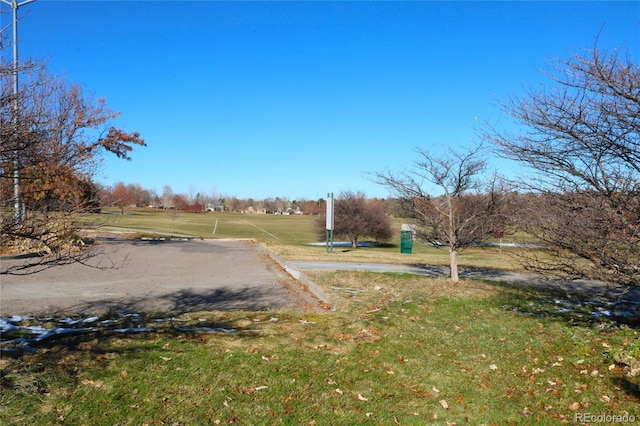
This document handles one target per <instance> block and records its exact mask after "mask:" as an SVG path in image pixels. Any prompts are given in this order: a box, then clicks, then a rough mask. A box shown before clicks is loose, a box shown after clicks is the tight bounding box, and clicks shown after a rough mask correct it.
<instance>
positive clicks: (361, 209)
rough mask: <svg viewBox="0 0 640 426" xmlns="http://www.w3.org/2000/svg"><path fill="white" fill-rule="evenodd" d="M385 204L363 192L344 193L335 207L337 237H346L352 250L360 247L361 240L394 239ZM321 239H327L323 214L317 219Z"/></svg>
mask: <svg viewBox="0 0 640 426" xmlns="http://www.w3.org/2000/svg"><path fill="white" fill-rule="evenodd" d="M383 207H384V205H383V204H381V203H378V202H375V201H374V200H368V199H367V198H366V196H365V194H364V193H362V192H343V193H341V194H340V196H339V197H338V198H337V199H336V200H335V204H334V222H335V228H334V230H333V232H334V235H335V236H337V237H346V238H348V239H349V241H350V242H351V247H353V248H357V247H358V240H359V239H361V238H364V237H371V238H374V239H375V240H376V241H388V240H389V239H391V237H392V236H393V229H392V227H391V219H390V218H389V216H388V215H387V212H386V210H385V209H384V208H383ZM315 226H316V231H317V233H318V236H320V237H321V238H325V232H326V221H325V216H324V215H321V216H318V218H317V219H316V220H315Z"/></svg>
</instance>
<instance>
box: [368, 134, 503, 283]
mask: <svg viewBox="0 0 640 426" xmlns="http://www.w3.org/2000/svg"><path fill="white" fill-rule="evenodd" d="M416 152H417V154H418V157H419V159H418V160H417V161H415V163H414V168H413V169H412V170H410V171H405V172H403V173H392V172H389V171H387V172H379V173H375V174H374V177H375V179H376V181H377V182H378V183H379V184H380V185H382V186H385V187H387V188H389V189H391V190H392V191H393V192H395V193H396V194H397V195H398V196H399V197H400V198H401V199H403V200H404V201H403V203H404V204H405V205H409V206H411V210H412V212H413V214H414V217H415V218H416V219H417V221H418V222H419V225H420V228H419V231H418V236H419V237H420V238H421V239H423V240H425V241H427V242H429V243H431V244H433V245H435V246H443V245H446V246H448V248H449V264H450V269H451V280H452V281H454V282H458V280H459V277H458V252H459V251H460V250H461V249H462V248H463V247H465V246H468V245H470V244H473V243H478V242H481V241H484V240H486V239H487V238H489V237H490V236H492V235H493V234H494V233H495V230H496V229H497V227H498V224H499V223H501V221H500V220H497V219H498V218H499V216H500V215H499V209H498V208H497V207H498V197H495V196H494V197H492V196H490V194H482V193H481V192H480V190H481V182H480V177H481V174H482V173H483V172H484V171H485V169H486V160H485V159H484V158H483V157H482V147H481V146H475V147H472V148H470V149H468V150H465V151H455V150H453V149H449V150H448V151H447V152H446V153H444V154H442V155H440V156H438V155H435V154H432V153H431V152H430V151H429V150H426V149H417V150H416ZM425 183H429V184H431V185H434V188H426V187H425ZM429 190H435V191H438V192H439V194H438V195H432V194H430V193H429Z"/></svg>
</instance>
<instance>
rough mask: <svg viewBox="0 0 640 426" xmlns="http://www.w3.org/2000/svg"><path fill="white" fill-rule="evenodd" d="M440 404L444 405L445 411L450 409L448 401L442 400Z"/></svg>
mask: <svg viewBox="0 0 640 426" xmlns="http://www.w3.org/2000/svg"><path fill="white" fill-rule="evenodd" d="M438 402H439V403H440V405H442V408H444V409H445V410H448V409H449V403H448V402H447V401H445V400H444V399H441V400H440V401H438Z"/></svg>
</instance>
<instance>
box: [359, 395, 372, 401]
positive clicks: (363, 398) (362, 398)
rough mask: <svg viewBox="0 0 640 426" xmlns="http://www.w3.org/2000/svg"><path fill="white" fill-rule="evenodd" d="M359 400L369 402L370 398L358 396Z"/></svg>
mask: <svg viewBox="0 0 640 426" xmlns="http://www.w3.org/2000/svg"><path fill="white" fill-rule="evenodd" d="M358 399H359V400H360V401H368V400H369V399H368V398H365V397H364V396H362V395H360V394H358Z"/></svg>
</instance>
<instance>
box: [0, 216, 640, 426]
mask: <svg viewBox="0 0 640 426" xmlns="http://www.w3.org/2000/svg"><path fill="white" fill-rule="evenodd" d="M128 213H130V214H127V215H122V216H120V215H100V216H99V219H100V220H102V219H104V218H107V219H108V225H110V226H112V227H119V228H129V229H131V231H130V232H131V234H132V235H137V236H141V235H160V234H162V235H164V234H165V233H169V234H181V235H191V236H195V237H200V238H211V237H213V238H231V237H241V238H255V239H257V240H258V241H260V242H261V243H262V244H263V245H264V246H265V247H267V248H268V249H269V250H272V251H274V252H275V253H276V254H279V255H280V256H282V257H284V258H286V259H299V260H305V259H313V260H323V259H324V260H340V261H372V262H395V263H418V264H419V263H426V264H446V262H447V253H446V251H442V250H437V249H434V248H430V247H425V246H416V250H415V252H414V254H412V255H403V254H400V253H399V247H398V246H397V245H396V246H393V245H389V246H385V247H378V248H372V249H369V248H367V249H357V250H347V249H344V250H343V249H338V250H336V251H334V253H331V254H327V253H326V252H325V249H324V247H311V246H308V245H307V243H308V242H310V241H314V240H315V238H314V234H313V227H312V223H311V220H312V218H309V217H305V216H265V215H241V214H227V213H224V214H220V213H210V214H180V213H178V214H175V215H173V214H172V213H167V212H157V211H147V210H134V211H131V212H128ZM87 218H88V219H89V217H87ZM90 219H91V221H92V222H93V221H95V217H93V218H90ZM216 220H218V225H217V227H216V234H215V235H212V232H213V228H214V226H215V221H216ZM399 223H400V222H398V224H399ZM398 224H397V225H398ZM398 228H399V225H398ZM509 259H510V257H509V256H508V253H505V252H504V251H500V250H496V249H473V250H468V251H466V252H464V253H463V254H462V255H461V259H460V260H461V264H462V265H465V264H466V265H473V266H490V267H504V264H505V263H506V262H509V261H510V260H509ZM308 275H309V278H310V279H312V280H313V281H314V282H315V283H317V284H318V285H319V286H321V287H322V289H323V291H324V292H325V293H326V294H327V295H328V296H329V297H330V298H331V306H332V307H333V308H334V309H333V310H330V311H326V312H322V313H311V312H309V313H293V312H283V311H274V312H198V313H188V314H177V313H142V315H141V316H139V317H114V318H105V319H109V320H111V321H106V322H101V323H99V324H100V325H98V326H97V329H96V330H94V331H90V332H83V333H80V334H69V335H61V336H59V337H56V338H55V339H53V340H47V341H44V342H42V343H40V344H38V345H37V348H38V351H36V352H34V353H29V352H26V353H23V354H21V355H20V356H15V357H8V356H3V357H2V358H0V374H1V381H0V424H10V425H12V424H16V425H22V424H32V425H52V424H61V425H62V424H73V425H83V424H84V425H115V424H118V425H152V424H186V425H201V424H202V425H204V424H242V425H253V424H258V425H278V424H286V425H300V424H301V425H313V424H315V425H352V424H372V425H389V424H404V425H413V424H442V425H445V424H458V425H461V424H487V425H509V424H513V425H516V424H550V425H555V424H572V423H574V420H575V419H576V415H577V414H581V413H590V414H592V415H598V414H614V415H624V414H625V413H629V414H630V415H634V416H636V418H638V417H639V415H640V411H639V407H640V381H639V379H638V377H637V376H636V377H631V376H630V375H629V374H628V373H629V372H630V369H629V367H627V366H626V365H625V364H623V363H622V362H621V361H620V360H629V358H628V357H632V358H634V359H636V360H637V354H638V352H640V349H639V348H640V343H639V342H640V340H639V336H638V325H639V324H640V317H639V316H638V313H637V312H636V314H635V316H630V317H620V318H617V319H615V320H612V319H611V318H609V317H606V316H594V315H593V312H594V311H596V310H597V306H596V305H588V304H581V303H577V301H576V300H566V299H563V296H560V295H555V294H549V293H542V292H536V291H532V290H531V291H529V290H525V289H521V288H515V287H512V286H509V285H498V284H495V283H488V282H480V281H469V280H463V281H462V282H461V283H460V284H458V285H454V284H452V283H450V282H449V281H448V280H446V279H444V278H439V279H433V278H427V277H421V276H413V275H404V274H374V273H362V272H313V273H309V274H308ZM625 309H626V310H627V311H629V310H633V309H636V311H637V305H636V306H632V307H631V308H629V307H626V308H625ZM160 318H164V319H165V320H163V321H158V320H157V319H160ZM28 322H29V324H31V325H42V326H44V327H47V328H52V327H55V326H56V325H55V323H53V322H51V321H40V320H29V321H28ZM138 327H141V328H144V327H150V328H152V329H153V331H152V332H145V333H129V334H124V333H121V332H118V331H117V329H121V328H128V329H135V328H138ZM205 327H208V329H209V330H212V329H225V330H231V329H233V330H235V331H234V332H231V333H225V332H221V331H217V332H216V331H205ZM12 333H13V332H10V331H9V332H5V333H4V334H3V337H2V338H3V340H7V339H10V338H14V337H17V336H16V335H14V334H12ZM625 357H626V358H625Z"/></svg>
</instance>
